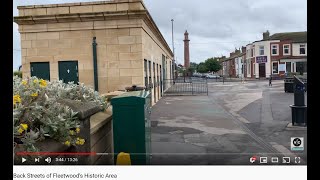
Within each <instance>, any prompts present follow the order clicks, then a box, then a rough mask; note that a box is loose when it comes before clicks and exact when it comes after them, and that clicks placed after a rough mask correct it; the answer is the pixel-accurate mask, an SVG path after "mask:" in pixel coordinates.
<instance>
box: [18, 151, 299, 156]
mask: <svg viewBox="0 0 320 180" xmlns="http://www.w3.org/2000/svg"><path fill="white" fill-rule="evenodd" d="M118 154H119V153H97V152H17V153H16V155H17V156H110V155H118ZM129 154H130V155H180V156H185V155H201V156H205V155H248V156H252V155H278V154H279V155H292V154H291V153H129ZM295 155H303V153H295Z"/></svg>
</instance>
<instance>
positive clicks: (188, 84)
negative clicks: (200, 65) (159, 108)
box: [164, 77, 208, 95]
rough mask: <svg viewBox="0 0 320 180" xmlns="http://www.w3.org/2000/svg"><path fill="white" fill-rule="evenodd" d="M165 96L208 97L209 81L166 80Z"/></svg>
mask: <svg viewBox="0 0 320 180" xmlns="http://www.w3.org/2000/svg"><path fill="white" fill-rule="evenodd" d="M164 94H165V95H208V82H207V79H202V78H185V77H178V78H177V79H165V80H164Z"/></svg>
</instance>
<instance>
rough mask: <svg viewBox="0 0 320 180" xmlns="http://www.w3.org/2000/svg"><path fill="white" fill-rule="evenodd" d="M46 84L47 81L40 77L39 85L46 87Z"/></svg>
mask: <svg viewBox="0 0 320 180" xmlns="http://www.w3.org/2000/svg"><path fill="white" fill-rule="evenodd" d="M46 86H47V81H46V80H43V79H41V80H40V87H42V88H43V87H46Z"/></svg>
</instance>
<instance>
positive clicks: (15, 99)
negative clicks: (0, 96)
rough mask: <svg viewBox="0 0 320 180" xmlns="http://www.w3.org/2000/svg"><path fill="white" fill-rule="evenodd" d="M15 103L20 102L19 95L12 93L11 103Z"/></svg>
mask: <svg viewBox="0 0 320 180" xmlns="http://www.w3.org/2000/svg"><path fill="white" fill-rule="evenodd" d="M16 103H21V97H20V95H14V96H13V104H16Z"/></svg>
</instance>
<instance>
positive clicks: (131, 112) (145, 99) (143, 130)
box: [111, 90, 151, 165]
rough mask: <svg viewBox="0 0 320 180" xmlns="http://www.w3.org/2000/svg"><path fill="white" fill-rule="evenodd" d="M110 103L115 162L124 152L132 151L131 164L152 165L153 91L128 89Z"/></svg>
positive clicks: (130, 152)
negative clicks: (151, 93)
mask: <svg viewBox="0 0 320 180" xmlns="http://www.w3.org/2000/svg"><path fill="white" fill-rule="evenodd" d="M111 105H112V111H113V115H112V117H113V143H114V160H115V161H114V162H115V164H116V162H117V155H118V154H119V153H121V152H124V153H129V154H130V158H131V164H132V165H147V164H150V149H151V129H150V128H151V122H150V114H151V95H150V92H149V91H145V90H143V91H132V92H127V93H124V94H122V95H119V96H116V97H114V98H112V99H111Z"/></svg>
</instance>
